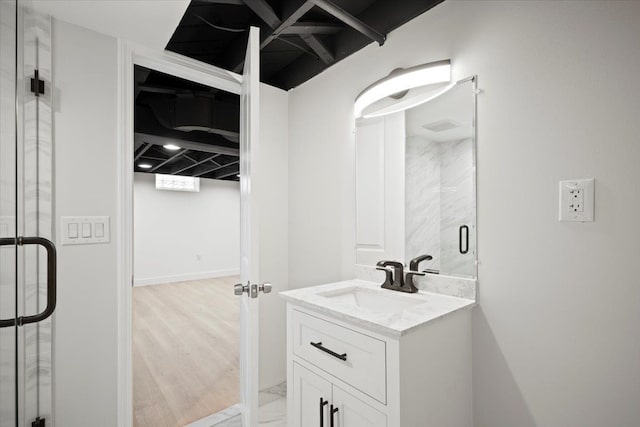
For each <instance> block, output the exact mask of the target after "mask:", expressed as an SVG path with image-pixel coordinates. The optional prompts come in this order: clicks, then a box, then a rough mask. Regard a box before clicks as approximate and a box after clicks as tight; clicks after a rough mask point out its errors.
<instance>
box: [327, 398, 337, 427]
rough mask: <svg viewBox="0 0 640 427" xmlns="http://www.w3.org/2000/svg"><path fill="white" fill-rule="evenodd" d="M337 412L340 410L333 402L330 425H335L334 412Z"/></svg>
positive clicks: (331, 426)
mask: <svg viewBox="0 0 640 427" xmlns="http://www.w3.org/2000/svg"><path fill="white" fill-rule="evenodd" d="M336 412H338V408H335V407H334V406H333V404H332V405H331V414H330V415H331V420H329V426H330V427H333V426H334V424H333V414H335V413H336Z"/></svg>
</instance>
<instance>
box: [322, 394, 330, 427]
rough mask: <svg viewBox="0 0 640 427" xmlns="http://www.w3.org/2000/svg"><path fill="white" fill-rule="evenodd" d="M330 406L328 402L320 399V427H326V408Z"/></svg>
mask: <svg viewBox="0 0 640 427" xmlns="http://www.w3.org/2000/svg"><path fill="white" fill-rule="evenodd" d="M328 404H329V401H328V400H324V399H323V398H320V427H324V407H325V406H326V405H328Z"/></svg>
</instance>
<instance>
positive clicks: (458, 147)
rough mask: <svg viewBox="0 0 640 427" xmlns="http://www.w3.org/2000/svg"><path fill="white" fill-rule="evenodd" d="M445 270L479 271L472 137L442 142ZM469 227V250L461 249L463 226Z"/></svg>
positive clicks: (466, 273)
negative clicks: (476, 247) (461, 227)
mask: <svg viewBox="0 0 640 427" xmlns="http://www.w3.org/2000/svg"><path fill="white" fill-rule="evenodd" d="M439 153H440V170H441V172H440V185H441V193H440V257H441V259H442V262H441V264H440V272H441V274H447V275H456V276H465V277H473V276H474V275H475V273H474V272H475V249H474V246H475V245H474V240H473V236H474V235H475V233H474V229H475V198H474V193H473V189H474V175H473V173H474V170H473V146H472V140H471V139H470V138H469V139H464V140H462V141H452V142H443V143H440V151H439ZM462 225H467V226H468V227H469V251H468V252H467V253H466V254H461V253H460V251H459V228H460V226H462Z"/></svg>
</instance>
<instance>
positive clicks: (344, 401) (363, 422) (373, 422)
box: [331, 385, 387, 427]
mask: <svg viewBox="0 0 640 427" xmlns="http://www.w3.org/2000/svg"><path fill="white" fill-rule="evenodd" d="M336 409H337V411H335V410H336ZM333 410H334V411H335V413H334V414H331V417H335V421H334V422H333V423H332V425H334V426H336V427H387V417H386V415H385V414H383V413H382V412H379V411H377V410H375V409H373V408H372V407H371V406H369V405H367V404H366V403H364V402H363V401H361V400H359V399H358V398H356V397H354V396H352V395H351V394H349V393H347V392H346V391H344V390H342V389H341V388H340V387H336V386H335V385H334V386H333Z"/></svg>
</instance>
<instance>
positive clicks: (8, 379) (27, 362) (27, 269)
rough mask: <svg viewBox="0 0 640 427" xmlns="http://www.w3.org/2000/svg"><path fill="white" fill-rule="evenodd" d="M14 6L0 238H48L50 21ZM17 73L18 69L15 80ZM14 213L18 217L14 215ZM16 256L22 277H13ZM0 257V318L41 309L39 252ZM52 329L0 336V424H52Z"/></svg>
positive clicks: (1, 64)
mask: <svg viewBox="0 0 640 427" xmlns="http://www.w3.org/2000/svg"><path fill="white" fill-rule="evenodd" d="M18 7H19V8H18V14H17V23H16V20H15V19H16V13H15V4H12V3H11V2H1V3H0V10H1V11H2V13H0V33H1V36H0V55H1V60H0V95H1V96H0V97H1V103H0V107H1V111H0V125H1V126H0V127H1V129H0V130H1V135H2V145H1V146H0V153H1V154H0V159H1V160H0V202H1V203H0V205H1V206H2V208H1V210H0V235H1V237H15V236H40V237H45V238H48V239H50V240H52V204H51V203H52V197H53V194H52V149H53V145H52V132H51V129H52V126H51V123H52V120H51V119H52V109H51V105H52V104H51V99H52V98H51V90H52V87H51V21H50V18H49V17H48V16H44V15H41V14H35V13H34V12H33V10H32V9H31V8H30V7H29V5H28V4H23V3H18ZM16 28H17V34H18V35H19V37H18V43H19V44H18V55H17V57H18V58H19V60H20V62H19V63H18V67H16V62H15V61H16V52H15V40H16V38H15V37H16ZM16 69H18V70H20V72H19V73H18V76H16V74H15V70H16ZM34 69H38V70H39V72H40V79H41V80H44V81H45V93H44V94H43V95H41V96H39V97H35V96H34V94H33V93H31V92H30V91H29V90H28V87H29V84H28V82H29V79H30V78H31V77H32V76H33V73H34ZM16 77H17V78H16ZM16 81H17V85H18V86H17V87H18V88H19V90H18V94H17V102H18V106H19V108H18V110H17V111H18V116H17V123H18V125H19V126H18V127H17V141H18V146H17V148H18V152H19V153H20V155H19V158H20V163H19V164H20V168H19V169H18V171H17V172H18V173H17V174H16V164H17V162H16V157H15V155H14V154H10V155H7V154H9V153H14V152H15V151H16V147H15V144H13V143H11V141H16V137H15V136H16V126H15V124H16V117H15V114H16V108H15V104H16V98H15V95H14V94H15V85H16ZM5 141H6V142H5ZM16 176H17V181H16ZM13 188H16V189H17V194H16V191H15V190H13ZM16 200H18V201H19V203H18V204H17V202H16ZM7 208H9V209H10V210H7ZM16 209H17V211H18V218H16V217H15V214H13V215H12V212H15V210H16ZM16 220H17V221H16ZM16 224H17V228H16ZM16 253H17V254H18V260H17V261H18V265H19V271H20V272H21V274H20V275H16V268H15V265H16V259H15V254H16ZM0 255H1V259H0V302H1V304H0V315H1V317H2V318H12V317H14V316H15V315H16V313H15V309H14V307H15V303H16V300H17V306H18V311H19V312H18V313H17V314H18V315H26V314H35V313H38V312H41V311H42V310H44V308H45V306H46V300H47V291H46V283H47V277H46V274H47V273H46V272H47V265H46V255H45V252H44V250H43V249H39V248H38V247H36V246H21V247H18V250H17V251H16V248H15V246H7V247H5V248H4V249H2V252H1V253H0ZM16 285H17V286H16ZM16 289H17V294H16ZM8 305H11V306H13V307H8ZM51 330H52V320H51V318H49V319H46V320H44V321H42V322H40V323H37V324H28V325H24V326H21V327H19V328H18V329H17V332H18V333H17V334H16V330H15V328H3V329H2V330H1V331H0V394H1V399H0V427H4V426H15V425H16V423H17V422H19V423H20V425H23V424H24V425H27V424H29V425H30V423H31V421H32V420H34V419H35V418H36V417H37V416H40V417H41V418H45V419H46V420H47V421H46V422H47V425H49V424H51V423H52V421H51V420H52V418H51V415H52V410H51V408H52V405H51V403H52V334H51ZM16 349H17V351H18V354H19V357H18V358H17V360H16V353H15V351H16ZM16 368H17V369H16ZM16 381H17V382H18V387H19V392H18V397H19V405H20V420H16V414H15V398H16V396H15V391H14V390H15V384H16Z"/></svg>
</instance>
